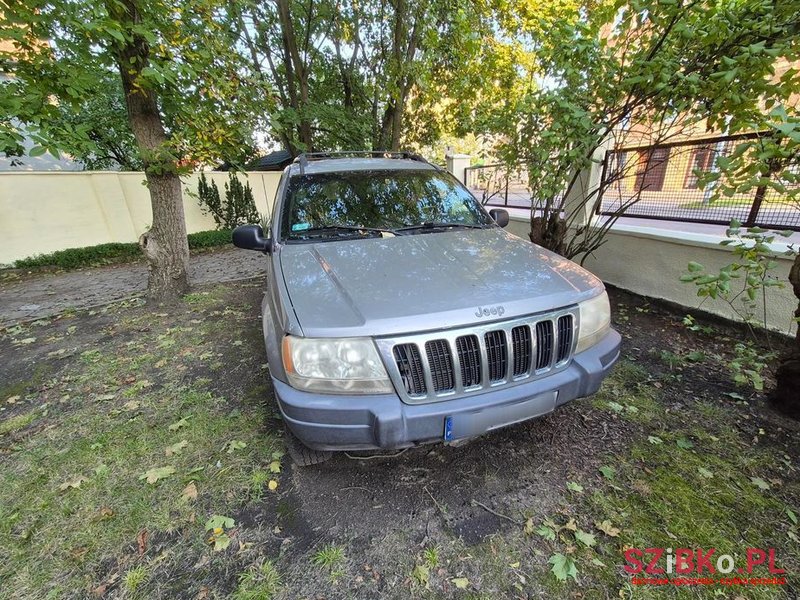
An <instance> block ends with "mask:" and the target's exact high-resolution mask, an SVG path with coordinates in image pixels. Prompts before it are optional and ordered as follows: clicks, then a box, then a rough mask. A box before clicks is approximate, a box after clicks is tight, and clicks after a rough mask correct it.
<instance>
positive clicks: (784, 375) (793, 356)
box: [770, 254, 800, 419]
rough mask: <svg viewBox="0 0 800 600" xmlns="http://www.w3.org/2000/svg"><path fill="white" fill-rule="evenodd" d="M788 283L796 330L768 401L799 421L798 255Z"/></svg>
mask: <svg viewBox="0 0 800 600" xmlns="http://www.w3.org/2000/svg"><path fill="white" fill-rule="evenodd" d="M789 283H791V284H792V289H793V290H794V295H795V298H797V302H798V306H797V310H795V311H794V316H795V317H796V318H797V319H798V328H797V332H796V333H795V336H794V344H793V345H792V348H791V349H790V350H789V351H788V352H787V353H786V355H785V356H784V357H783V359H782V360H781V364H780V366H779V367H778V370H777V372H776V374H775V378H776V383H777V384H776V386H775V391H774V392H773V393H772V396H771V398H770V400H771V401H772V405H773V406H774V407H775V408H777V409H778V410H780V411H781V412H783V413H785V414H787V415H789V416H791V417H794V418H795V419H800V254H797V255H796V256H795V257H794V264H793V265H792V268H791V270H790V271H789Z"/></svg>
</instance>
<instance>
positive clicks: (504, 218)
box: [489, 208, 508, 227]
mask: <svg viewBox="0 0 800 600" xmlns="http://www.w3.org/2000/svg"><path fill="white" fill-rule="evenodd" d="M489 216H491V217H492V218H493V219H494V221H495V223H497V224H498V225H500V227H505V226H506V225H508V211H507V210H503V209H502V208H493V209H492V210H490V211H489Z"/></svg>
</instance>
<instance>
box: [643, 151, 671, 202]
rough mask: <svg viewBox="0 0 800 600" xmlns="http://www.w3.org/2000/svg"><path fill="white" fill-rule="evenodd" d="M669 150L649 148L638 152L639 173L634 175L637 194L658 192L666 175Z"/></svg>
mask: <svg viewBox="0 0 800 600" xmlns="http://www.w3.org/2000/svg"><path fill="white" fill-rule="evenodd" d="M668 161H669V148H651V149H649V150H642V151H640V152H639V171H638V172H637V173H636V191H637V192H660V191H661V189H662V188H663V187H664V176H665V175H666V174H667V163H668Z"/></svg>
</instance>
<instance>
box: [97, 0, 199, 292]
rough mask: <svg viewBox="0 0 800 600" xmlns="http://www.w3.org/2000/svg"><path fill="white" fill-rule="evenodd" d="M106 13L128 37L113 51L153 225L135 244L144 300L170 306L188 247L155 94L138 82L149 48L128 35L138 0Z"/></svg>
mask: <svg viewBox="0 0 800 600" xmlns="http://www.w3.org/2000/svg"><path fill="white" fill-rule="evenodd" d="M106 8H107V9H108V12H109V14H110V15H112V16H113V17H115V18H116V19H118V20H119V22H120V23H121V24H122V26H123V27H124V28H125V30H126V32H127V33H128V35H129V36H130V38H128V39H127V40H126V41H125V42H115V47H114V50H115V55H116V59H117V67H118V69H119V73H120V77H121V78H122V89H123V91H124V92H125V105H126V107H127V109H128V119H129V120H130V124H131V130H132V131H133V135H134V137H135V138H136V143H137V145H138V146H139V152H140V154H141V156H142V159H143V162H144V170H145V176H146V178H147V187H148V189H149V191H150V204H151V206H152V210H153V224H152V226H151V228H150V229H149V230H148V231H146V232H144V233H143V234H142V235H141V237H140V238H139V245H140V246H141V247H142V251H143V252H144V255H145V257H146V258H147V262H148V265H149V277H148V281H147V297H148V299H150V300H155V301H158V302H164V301H174V300H176V299H178V298H180V296H182V295H183V294H185V293H186V292H187V291H188V289H189V277H188V266H189V244H188V241H187V239H186V220H185V218H184V214H183V197H182V194H181V181H180V178H179V177H178V174H177V171H176V167H177V165H176V164H175V162H174V159H173V158H172V157H171V155H170V154H169V153H168V152H167V147H166V146H167V141H168V140H167V135H166V132H165V131H164V125H163V123H162V121H161V114H160V112H159V110H158V102H157V99H156V97H155V93H154V92H153V91H152V90H150V89H148V87H147V86H146V85H140V84H141V82H140V81H139V80H140V76H141V73H142V70H143V69H144V68H145V67H147V66H148V62H149V54H150V48H149V47H148V45H147V42H146V41H145V40H144V37H142V36H141V35H140V34H134V33H132V29H133V27H134V26H137V25H141V15H140V12H139V8H138V5H137V0H122V2H121V3H117V2H115V1H113V0H110V1H108V2H107V3H106Z"/></svg>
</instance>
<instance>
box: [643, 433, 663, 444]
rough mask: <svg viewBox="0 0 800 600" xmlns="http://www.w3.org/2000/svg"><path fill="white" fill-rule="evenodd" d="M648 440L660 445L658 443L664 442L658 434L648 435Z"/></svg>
mask: <svg viewBox="0 0 800 600" xmlns="http://www.w3.org/2000/svg"><path fill="white" fill-rule="evenodd" d="M647 441H648V442H650V443H651V444H653V445H658V444H663V443H664V440H662V439H661V438H660V437H658V436H657V435H648V436H647Z"/></svg>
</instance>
